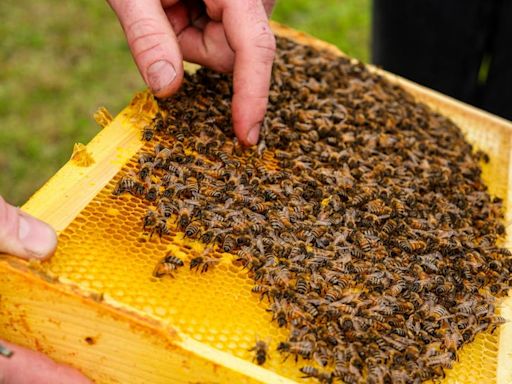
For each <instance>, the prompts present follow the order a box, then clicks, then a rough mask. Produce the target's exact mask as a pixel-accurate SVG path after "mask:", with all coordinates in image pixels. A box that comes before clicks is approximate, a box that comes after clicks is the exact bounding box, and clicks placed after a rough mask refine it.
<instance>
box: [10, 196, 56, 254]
mask: <svg viewBox="0 0 512 384" xmlns="http://www.w3.org/2000/svg"><path fill="white" fill-rule="evenodd" d="M56 246H57V236H56V235H55V231H54V230H53V229H52V228H51V227H50V226H49V225H48V224H46V223H43V222H42V221H40V220H38V219H36V218H35V217H32V216H30V215H28V214H26V213H24V212H22V211H20V210H19V209H18V208H16V207H13V206H11V205H9V204H7V203H6V202H5V200H4V199H3V198H2V197H1V196H0V252H3V253H9V254H11V255H14V256H18V257H22V258H25V259H29V258H38V259H44V258H47V257H48V256H50V255H51V254H52V253H53V252H54V251H55V247H56Z"/></svg>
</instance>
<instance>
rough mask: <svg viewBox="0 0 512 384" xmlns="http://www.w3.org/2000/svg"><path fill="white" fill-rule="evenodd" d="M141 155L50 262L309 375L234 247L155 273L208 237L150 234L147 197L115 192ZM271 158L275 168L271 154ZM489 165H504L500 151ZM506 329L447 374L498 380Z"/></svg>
mask: <svg viewBox="0 0 512 384" xmlns="http://www.w3.org/2000/svg"><path fill="white" fill-rule="evenodd" d="M143 150H148V148H143ZM137 157H138V155H137V154H136V155H135V156H133V157H132V158H131V159H130V160H129V161H128V162H127V163H126V164H125V166H124V167H123V168H122V169H121V171H120V172H119V173H118V174H117V175H116V176H115V177H114V178H113V179H112V180H110V182H109V183H108V184H107V185H106V186H105V187H104V188H103V189H102V190H101V191H100V192H99V193H98V195H97V196H95V197H94V198H93V199H92V200H91V201H90V202H89V204H88V205H87V206H86V207H85V208H84V209H83V210H82V211H81V212H80V214H79V215H78V216H77V217H76V218H75V219H74V220H73V221H72V222H71V224H70V225H69V226H68V227H67V228H66V229H65V230H64V231H63V232H62V233H60V236H59V242H60V245H59V248H58V250H57V252H56V254H55V255H54V256H53V258H52V259H51V260H50V261H49V262H48V263H45V264H44V268H45V269H46V270H47V271H48V272H50V273H51V274H55V275H57V276H59V277H60V278H64V279H67V280H70V281H73V282H74V283H77V284H79V285H80V286H81V287H83V288H84V289H86V290H90V291H94V292H97V293H100V294H102V295H103V296H104V297H107V296H108V297H109V298H111V299H113V300H114V301H116V302H118V303H120V304H121V305H123V306H126V307H128V308H130V309H132V310H136V311H139V312H141V313H144V315H145V316H150V317H152V318H154V319H157V320H158V321H160V322H162V323H164V324H167V325H169V326H171V327H172V328H174V329H176V330H177V331H178V332H181V333H183V334H186V335H189V336H190V337H192V338H194V339H196V340H198V341H200V342H203V343H205V344H208V345H210V346H212V347H214V348H216V349H219V350H221V351H224V352H228V353H230V354H232V355H235V356H237V357H240V358H242V359H245V360H247V361H253V358H254V352H250V351H249V349H250V348H251V347H253V346H254V344H255V342H256V340H265V341H267V342H268V343H269V351H270V358H269V359H268V360H267V362H266V363H265V365H264V367H265V368H266V369H269V370H271V371H274V372H276V373H278V374H280V375H282V376H285V377H287V378H290V379H293V380H297V381H300V380H302V381H306V380H304V379H301V375H302V374H301V373H300V372H299V371H298V368H299V367H300V366H301V362H300V361H299V362H297V363H296V362H295V361H293V359H292V358H290V359H288V360H287V361H283V357H282V356H281V355H280V354H279V353H278V352H275V349H276V347H277V344H278V343H279V342H280V341H284V340H285V339H286V335H287V330H286V329H284V328H279V327H278V326H277V325H276V324H275V323H273V322H271V315H270V313H268V312H267V311H266V310H265V308H266V307H267V303H266V302H261V301H260V300H259V295H256V294H253V293H252V292H251V288H252V287H253V284H254V283H253V280H252V279H251V278H250V277H248V276H247V273H246V271H245V270H243V269H241V267H238V266H235V265H233V263H232V260H233V256H232V255H230V254H226V253H222V254H217V256H218V257H219V258H220V260H221V262H220V263H219V265H217V266H216V267H215V268H213V269H212V270H210V271H208V272H207V273H204V274H201V273H198V272H195V271H190V270H189V269H188V268H181V269H180V270H179V271H178V272H177V273H175V278H170V277H164V278H162V279H157V278H154V277H152V272H153V269H154V267H155V265H156V264H157V262H158V261H159V260H160V259H161V258H162V257H163V256H164V255H165V254H166V253H167V252H168V251H169V250H172V251H173V253H174V254H175V255H176V256H178V257H180V258H182V259H183V260H185V261H189V260H190V259H192V258H194V257H196V256H198V255H199V254H201V252H202V251H203V250H204V245H203V244H201V243H199V242H197V241H194V240H190V239H188V238H185V237H184V234H183V233H181V232H179V231H178V229H177V228H176V227H172V226H171V227H170V230H171V234H170V236H169V237H170V239H171V240H169V239H168V238H169V237H167V238H165V239H162V240H160V239H159V237H158V236H156V235H155V236H153V237H152V238H151V239H150V238H148V235H147V234H143V232H142V230H141V226H142V223H141V218H142V217H143V216H144V213H145V212H146V210H147V202H144V201H142V200H141V199H140V198H138V197H134V196H132V195H130V194H123V195H121V196H113V195H112V191H113V189H114V188H115V186H116V184H117V182H118V180H119V179H120V177H121V176H122V175H123V174H125V173H126V172H127V171H129V170H130V169H135V168H136V166H137V164H136V163H137ZM267 166H268V167H269V169H270V168H275V164H273V163H272V162H271V161H270V158H269V159H268V161H267ZM489 166H490V167H495V166H496V163H495V162H494V161H493V159H491V164H490V165H489ZM498 333H499V332H498V331H496V332H494V334H490V333H483V334H480V335H478V336H477V337H476V339H475V340H474V341H473V342H472V343H471V344H469V345H467V346H466V347H464V348H463V350H462V351H461V353H460V360H459V362H458V363H456V364H455V365H454V368H453V369H451V370H447V377H446V379H445V380H444V381H443V382H445V383H460V382H463V383H494V382H496V365H497V363H496V361H497V354H498Z"/></svg>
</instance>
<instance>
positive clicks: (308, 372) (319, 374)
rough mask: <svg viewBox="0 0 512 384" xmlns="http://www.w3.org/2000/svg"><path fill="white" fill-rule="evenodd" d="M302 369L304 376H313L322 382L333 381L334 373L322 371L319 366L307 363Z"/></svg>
mask: <svg viewBox="0 0 512 384" xmlns="http://www.w3.org/2000/svg"><path fill="white" fill-rule="evenodd" d="M300 371H301V372H302V373H303V374H304V376H303V378H309V377H313V378H315V379H317V380H318V381H319V382H320V383H328V384H330V383H332V379H333V377H332V373H331V372H327V371H320V370H319V369H318V368H315V367H312V366H309V365H306V366H305V367H302V368H300Z"/></svg>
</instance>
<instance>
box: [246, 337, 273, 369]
mask: <svg viewBox="0 0 512 384" xmlns="http://www.w3.org/2000/svg"><path fill="white" fill-rule="evenodd" d="M249 351H250V352H252V351H254V359H253V360H256V363H258V365H263V364H265V361H267V358H269V356H268V345H267V343H265V342H264V341H262V340H258V341H257V342H256V345H255V346H254V347H252V348H251V349H249Z"/></svg>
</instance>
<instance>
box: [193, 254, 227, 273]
mask: <svg viewBox="0 0 512 384" xmlns="http://www.w3.org/2000/svg"><path fill="white" fill-rule="evenodd" d="M210 252H211V248H207V249H206V250H205V252H203V254H202V255H201V256H197V257H194V258H193V259H192V260H190V269H191V270H193V269H195V270H197V271H201V273H205V272H208V270H209V269H210V268H212V267H214V266H216V265H217V264H219V262H220V260H219V259H217V258H216V257H214V256H210V255H209V253H210Z"/></svg>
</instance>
